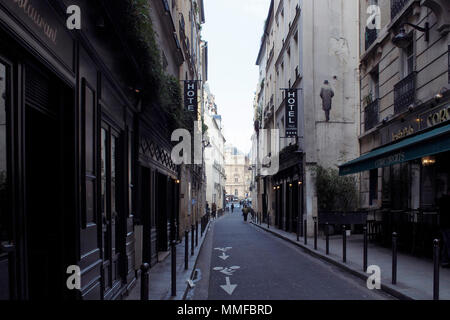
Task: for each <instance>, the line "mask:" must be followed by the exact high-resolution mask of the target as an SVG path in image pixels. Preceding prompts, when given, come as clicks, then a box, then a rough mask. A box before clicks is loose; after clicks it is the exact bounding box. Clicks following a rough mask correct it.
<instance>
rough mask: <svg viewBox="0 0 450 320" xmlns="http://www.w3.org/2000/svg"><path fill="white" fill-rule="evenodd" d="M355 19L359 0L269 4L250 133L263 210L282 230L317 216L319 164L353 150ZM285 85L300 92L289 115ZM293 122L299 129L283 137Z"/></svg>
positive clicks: (348, 155) (339, 160)
mask: <svg viewBox="0 0 450 320" xmlns="http://www.w3.org/2000/svg"><path fill="white" fill-rule="evenodd" d="M357 17H358V3H357V2H356V1H347V0H339V1H325V0H314V1H313V0H299V1H292V0H291V1H287V0H274V1H271V3H270V9H269V12H268V16H267V20H266V23H265V28H264V34H263V36H262V40H261V47H260V51H259V54H258V58H257V62H256V63H257V65H258V66H259V67H260V81H259V84H258V89H257V97H256V103H255V105H256V112H255V115H256V116H255V132H256V133H257V139H256V140H257V141H258V142H257V144H258V146H259V152H260V153H261V152H262V153H261V154H260V156H259V157H258V158H259V161H260V163H259V164H258V166H257V167H258V169H259V170H260V172H259V173H258V174H256V177H257V181H256V183H255V184H256V186H257V188H258V190H259V192H258V194H259V199H258V203H261V206H259V207H260V208H261V210H260V211H261V212H262V213H263V216H264V218H265V219H267V217H270V222H271V224H275V225H276V226H278V227H279V228H282V229H285V230H288V231H293V232H295V231H300V230H303V228H301V229H300V228H299V226H300V223H301V222H303V221H307V223H308V224H312V221H313V217H315V216H317V214H318V204H317V195H316V189H315V179H314V172H315V167H316V166H317V165H321V166H324V167H332V168H337V166H338V165H340V164H342V163H344V162H346V161H348V160H350V159H352V158H354V157H355V156H356V155H358V145H357V129H358V122H359V118H358V117H357V116H356V111H357V107H358V101H359V98H358V97H359V91H358V82H357V69H358V56H357V55H358V22H357V21H358V19H357ZM325 21H327V22H328V23H324V22H325ZM283 89H290V90H293V92H296V93H297V100H298V110H297V114H296V115H295V117H294V119H292V117H290V115H291V114H290V113H288V112H286V109H287V107H286V90H283ZM288 101H289V100H288ZM324 109H327V110H329V111H328V112H325V111H324ZM327 113H329V119H327ZM295 120H297V121H296V122H297V123H296V124H297V125H296V128H295V129H296V132H295V133H296V134H294V135H293V136H292V135H288V133H289V134H291V133H292V132H291V130H290V129H289V128H288V126H290V125H291V123H292V121H294V122H295ZM288 129H289V130H288ZM272 130H279V131H278V133H277V132H276V131H272ZM277 165H278V168H276V166H277ZM271 166H272V167H274V166H275V169H277V170H276V172H270V169H267V168H270V167H271ZM265 169H267V170H265ZM264 171H268V172H266V173H264ZM300 227H301V226H300ZM299 229H300V230H299ZM308 230H311V232H312V228H311V227H309V228H308Z"/></svg>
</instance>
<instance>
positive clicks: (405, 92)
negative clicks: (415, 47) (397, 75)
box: [394, 72, 417, 114]
mask: <svg viewBox="0 0 450 320" xmlns="http://www.w3.org/2000/svg"><path fill="white" fill-rule="evenodd" d="M416 75H417V72H411V73H410V74H409V75H408V76H407V77H406V78H404V79H403V80H401V81H400V82H398V83H397V84H396V85H394V111H395V113H396V114H397V113H401V112H404V111H406V110H407V109H408V107H409V106H410V105H412V104H414V102H415V100H416Z"/></svg>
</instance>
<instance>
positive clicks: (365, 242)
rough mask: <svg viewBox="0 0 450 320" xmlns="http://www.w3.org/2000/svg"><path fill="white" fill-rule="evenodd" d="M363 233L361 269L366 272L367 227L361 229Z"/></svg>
mask: <svg viewBox="0 0 450 320" xmlns="http://www.w3.org/2000/svg"><path fill="white" fill-rule="evenodd" d="M363 233H364V249H363V269H364V272H367V226H364V227H363Z"/></svg>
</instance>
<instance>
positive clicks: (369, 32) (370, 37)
mask: <svg viewBox="0 0 450 320" xmlns="http://www.w3.org/2000/svg"><path fill="white" fill-rule="evenodd" d="M377 36H378V32H377V29H369V28H366V50H367V49H369V47H370V46H371V45H372V43H374V42H375V40H376V39H377Z"/></svg>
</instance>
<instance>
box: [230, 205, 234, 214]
mask: <svg viewBox="0 0 450 320" xmlns="http://www.w3.org/2000/svg"><path fill="white" fill-rule="evenodd" d="M233 212H234V203H232V204H231V213H233Z"/></svg>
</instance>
